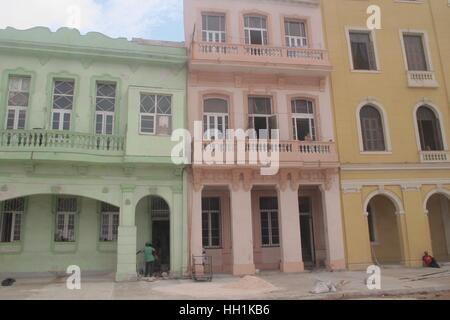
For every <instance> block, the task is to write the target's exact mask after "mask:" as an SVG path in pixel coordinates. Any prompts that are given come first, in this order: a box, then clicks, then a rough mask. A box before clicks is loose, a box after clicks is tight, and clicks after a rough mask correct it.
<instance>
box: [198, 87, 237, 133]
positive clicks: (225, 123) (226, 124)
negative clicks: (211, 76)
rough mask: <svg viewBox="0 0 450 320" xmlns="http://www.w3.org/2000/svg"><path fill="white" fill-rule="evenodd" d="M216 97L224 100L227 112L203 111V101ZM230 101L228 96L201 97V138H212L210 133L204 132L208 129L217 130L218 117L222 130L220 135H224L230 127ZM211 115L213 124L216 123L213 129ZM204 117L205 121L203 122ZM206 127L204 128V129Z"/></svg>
mask: <svg viewBox="0 0 450 320" xmlns="http://www.w3.org/2000/svg"><path fill="white" fill-rule="evenodd" d="M211 99H217V100H222V101H225V102H226V104H227V112H226V113H225V112H206V111H205V102H206V100H211ZM230 116H231V115H230V101H229V99H228V98H225V97H222V96H211V95H208V96H203V97H202V123H203V128H202V130H203V139H206V140H212V136H211V135H210V134H208V135H207V134H206V133H207V132H208V131H209V130H214V129H215V130H218V129H219V128H218V127H219V118H221V119H222V127H223V132H221V135H222V137H225V136H226V131H227V130H229V129H230ZM211 117H212V118H213V119H214V124H215V125H217V126H216V127H215V128H214V129H213V128H211V126H210V124H211V121H210V120H211ZM205 118H206V123H205ZM205 128H206V130H205Z"/></svg>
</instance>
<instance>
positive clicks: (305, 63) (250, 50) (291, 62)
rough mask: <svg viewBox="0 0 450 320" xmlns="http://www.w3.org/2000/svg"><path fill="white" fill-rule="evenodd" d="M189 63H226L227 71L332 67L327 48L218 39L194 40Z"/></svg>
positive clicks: (315, 70) (221, 64)
mask: <svg viewBox="0 0 450 320" xmlns="http://www.w3.org/2000/svg"><path fill="white" fill-rule="evenodd" d="M191 65H192V66H194V67H198V68H199V69H201V67H202V66H208V67H209V68H210V67H213V68H214V67H215V68H219V67H220V66H226V67H227V68H228V70H229V71H243V70H242V68H244V69H245V68H246V67H248V68H250V69H249V70H253V71H255V69H254V67H255V66H258V68H266V69H270V68H275V69H280V68H281V69H283V68H286V69H290V70H291V71H292V69H294V70H296V71H297V72H298V70H304V71H305V72H306V71H308V72H309V73H315V74H317V72H319V73H323V72H328V71H329V70H331V64H330V62H329V60H328V52H327V51H326V50H321V49H310V48H289V47H271V46H261V45H244V44H227V43H218V42H194V43H193V48H192V61H191ZM233 67H234V68H235V69H233ZM251 68H253V69H251Z"/></svg>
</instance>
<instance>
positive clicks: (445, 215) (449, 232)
mask: <svg viewBox="0 0 450 320" xmlns="http://www.w3.org/2000/svg"><path fill="white" fill-rule="evenodd" d="M448 202H449V199H448V198H447V197H446V196H445V195H441V214H442V222H443V223H444V233H445V240H446V244H447V254H448V255H449V256H450V214H449V213H450V211H449V208H448Z"/></svg>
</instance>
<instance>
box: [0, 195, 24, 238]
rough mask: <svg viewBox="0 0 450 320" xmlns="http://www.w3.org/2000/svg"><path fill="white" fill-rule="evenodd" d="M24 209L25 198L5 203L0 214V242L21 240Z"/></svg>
mask: <svg viewBox="0 0 450 320" xmlns="http://www.w3.org/2000/svg"><path fill="white" fill-rule="evenodd" d="M24 211H25V199H24V198H17V199H13V200H7V201H5V202H4V203H3V211H2V213H1V214H0V242H16V241H20V240H21V236H22V235H21V231H22V217H23V213H24Z"/></svg>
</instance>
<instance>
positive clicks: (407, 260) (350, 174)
mask: <svg viewBox="0 0 450 320" xmlns="http://www.w3.org/2000/svg"><path fill="white" fill-rule="evenodd" d="M321 5H322V13H323V21H324V22H323V23H324V30H325V38H326V42H327V50H328V52H329V55H330V60H331V63H332V64H333V71H332V74H331V80H332V95H333V106H334V115H335V130H336V136H337V143H338V149H339V156H340V160H341V164H342V169H341V182H342V187H343V188H342V206H343V219H344V231H345V240H346V254H347V264H348V267H349V268H350V269H360V268H363V267H365V266H367V265H368V264H371V263H372V253H371V250H370V248H371V245H370V241H369V235H368V225H367V217H365V216H364V212H365V211H366V208H364V205H365V202H366V201H367V199H368V197H370V196H371V195H373V194H374V193H377V192H378V193H380V194H384V198H381V196H380V198H378V197H377V200H376V201H377V202H379V203H378V204H377V206H379V207H380V208H379V210H381V212H387V211H389V210H390V209H392V206H393V203H394V200H393V199H391V198H390V197H389V195H393V196H394V197H395V201H396V202H399V203H400V206H401V207H402V210H403V211H404V212H402V214H400V215H398V216H397V217H396V219H394V220H392V219H391V220H392V221H389V220H386V221H385V223H387V225H384V226H380V227H382V228H381V229H383V230H385V231H386V234H383V236H382V237H384V238H385V241H386V242H387V243H388V244H390V245H391V248H387V247H386V249H381V250H380V252H381V256H383V257H384V258H385V259H386V260H392V257H393V256H394V254H393V253H394V252H395V253H397V255H398V252H399V251H400V252H401V262H402V263H403V264H405V265H407V266H415V267H417V266H420V265H421V264H422V262H421V257H422V254H423V251H425V250H428V251H430V252H432V245H431V235H430V221H429V218H428V217H427V215H426V214H425V211H426V210H425V208H424V202H425V199H426V197H427V195H428V194H429V192H432V191H433V190H441V189H444V193H445V192H447V194H450V163H449V162H445V163H422V162H421V159H420V142H419V141H418V140H417V135H416V126H415V120H414V114H413V113H414V112H413V111H414V108H415V107H416V106H417V105H419V104H421V103H427V104H431V105H432V106H434V107H436V109H437V111H438V112H439V113H440V124H441V127H442V128H443V132H442V135H443V138H444V144H445V141H447V142H450V98H449V93H450V6H449V5H448V1H447V0H433V1H431V0H424V1H420V2H417V3H412V2H409V3H408V2H406V1H395V0H392V1H391V0H372V1H365V0H358V1H357V0H321ZM370 5H378V6H379V7H380V8H381V18H382V29H381V30H376V31H375V51H376V54H377V57H378V69H379V70H377V71H373V72H366V71H353V70H351V55H350V52H349V44H348V40H347V30H348V29H354V28H364V27H366V21H367V18H368V17H369V16H368V14H367V13H366V10H367V8H368V6H370ZM401 30H409V31H412V30H415V31H423V32H425V33H426V36H427V40H428V48H429V52H430V59H431V63H432V70H433V71H434V73H435V77H436V79H437V82H438V87H437V88H411V87H409V86H408V81H407V72H406V65H405V57H404V54H403V49H402V42H401V32H400V31H401ZM367 101H373V102H376V103H377V104H378V105H379V106H380V107H381V108H382V109H383V110H384V113H385V116H386V120H387V121H386V123H385V126H386V133H387V136H388V137H387V140H390V144H391V148H390V150H388V152H382V153H365V152H362V150H361V148H360V139H359V132H358V121H359V119H358V117H357V109H358V107H359V106H361V105H363V104H364V103H366V102H367ZM446 147H447V146H446ZM447 150H448V148H447ZM445 190H446V191H445ZM397 206H398V205H397ZM431 223H432V224H433V223H434V221H431ZM393 230H398V232H397V237H394V236H393V234H394V233H393ZM391 231H392V232H391ZM440 241H442V240H440ZM438 250H441V249H439V248H438ZM382 260H383V258H382Z"/></svg>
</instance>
